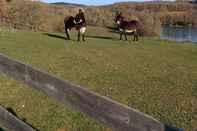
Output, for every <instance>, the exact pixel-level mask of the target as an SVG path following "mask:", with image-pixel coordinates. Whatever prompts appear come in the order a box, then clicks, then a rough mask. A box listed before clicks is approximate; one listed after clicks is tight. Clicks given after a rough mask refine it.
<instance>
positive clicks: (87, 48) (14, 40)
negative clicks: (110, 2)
mask: <svg viewBox="0 0 197 131" xmlns="http://www.w3.org/2000/svg"><path fill="white" fill-rule="evenodd" d="M87 35H88V38H87V41H86V42H77V41H76V34H75V33H74V34H72V39H73V40H71V41H66V40H65V39H64V36H65V35H64V34H60V33H42V32H40V33H33V32H16V33H7V34H4V35H3V36H0V52H1V53H3V54H6V55H8V56H10V57H12V58H16V59H19V60H21V61H23V62H24V63H27V64H31V65H33V66H34V67H37V68H40V69H43V70H45V71H47V72H49V73H51V74H54V75H56V76H58V77H60V78H63V79H65V80H69V81H71V82H72V83H74V84H77V85H81V86H84V87H86V88H89V89H90V90H93V91H95V92H97V93H99V94H102V95H105V96H108V97H110V98H112V99H114V100H116V101H119V102H121V103H123V104H126V105H128V106H130V107H132V108H135V109H137V110H140V111H142V112H144V113H146V114H149V115H151V116H153V117H155V118H156V119H158V120H160V121H162V122H164V123H166V124H169V125H173V126H176V127H181V128H184V129H187V130H194V129H196V128H197V45H195V44H191V43H176V42H170V41H163V40H160V39H159V38H153V37H150V38H147V37H145V38H143V39H140V41H139V42H132V41H130V42H127V41H119V40H118V39H119V35H118V34H113V33H110V32H107V30H106V29H102V28H93V27H90V28H89V30H88V34H87ZM0 104H1V105H3V106H5V107H10V108H12V109H13V110H14V111H15V112H16V113H17V114H18V115H19V116H20V118H24V119H25V120H26V121H27V122H28V123H30V124H32V125H33V126H34V127H36V128H37V129H39V130H41V131H64V130H65V131H107V130H109V129H107V128H106V127H103V126H102V125H101V124H99V123H97V122H95V121H93V120H91V119H89V118H87V117H86V116H84V115H82V114H80V113H77V112H74V111H72V110H71V109H69V108H66V107H65V106H64V105H62V104H60V103H57V102H56V101H54V100H52V99H50V98H48V97H47V96H45V95H43V94H42V93H40V92H38V91H35V90H33V89H31V88H29V87H28V86H26V85H24V84H22V83H20V82H16V81H14V80H12V79H10V78H8V77H6V76H4V75H0Z"/></svg>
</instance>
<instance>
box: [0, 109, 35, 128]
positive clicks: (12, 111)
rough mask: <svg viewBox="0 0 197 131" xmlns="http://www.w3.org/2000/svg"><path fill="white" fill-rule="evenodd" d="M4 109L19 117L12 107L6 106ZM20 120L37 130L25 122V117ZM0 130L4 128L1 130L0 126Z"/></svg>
mask: <svg viewBox="0 0 197 131" xmlns="http://www.w3.org/2000/svg"><path fill="white" fill-rule="evenodd" d="M6 110H7V111H8V112H10V113H11V114H12V115H14V116H15V117H17V118H18V119H19V117H18V115H17V114H16V112H15V111H14V110H13V109H12V108H10V107H8V108H6ZM20 120H21V121H23V122H24V123H25V124H27V125H28V126H30V127H32V128H33V129H35V130H36V131H38V129H36V128H35V127H33V126H32V125H31V124H29V123H27V120H26V119H25V118H22V119H20ZM0 131H4V130H1V128H0Z"/></svg>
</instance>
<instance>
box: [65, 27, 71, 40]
mask: <svg viewBox="0 0 197 131" xmlns="http://www.w3.org/2000/svg"><path fill="white" fill-rule="evenodd" d="M65 31H66V36H67V39H68V40H70V36H69V33H68V28H66V29H65Z"/></svg>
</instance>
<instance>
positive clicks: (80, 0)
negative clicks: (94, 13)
mask: <svg viewBox="0 0 197 131" xmlns="http://www.w3.org/2000/svg"><path fill="white" fill-rule="evenodd" d="M41 1H43V2H47V3H53V2H66V3H77V4H86V5H105V4H112V3H116V2H125V1H135V2H142V1H150V0H41ZM171 1H172V0H171Z"/></svg>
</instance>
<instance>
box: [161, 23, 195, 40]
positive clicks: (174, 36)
mask: <svg viewBox="0 0 197 131" xmlns="http://www.w3.org/2000/svg"><path fill="white" fill-rule="evenodd" d="M160 37H161V39H164V40H174V41H179V42H184V41H190V42H193V43H197V27H190V26H185V27H172V26H169V25H163V26H162V29H161V35H160Z"/></svg>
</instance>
